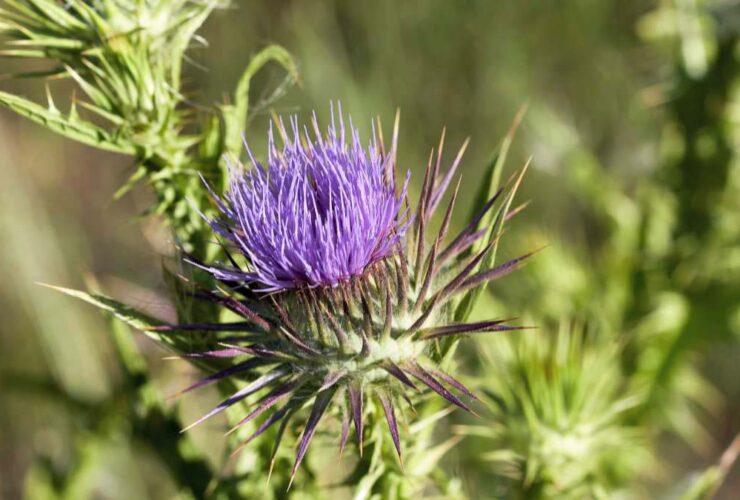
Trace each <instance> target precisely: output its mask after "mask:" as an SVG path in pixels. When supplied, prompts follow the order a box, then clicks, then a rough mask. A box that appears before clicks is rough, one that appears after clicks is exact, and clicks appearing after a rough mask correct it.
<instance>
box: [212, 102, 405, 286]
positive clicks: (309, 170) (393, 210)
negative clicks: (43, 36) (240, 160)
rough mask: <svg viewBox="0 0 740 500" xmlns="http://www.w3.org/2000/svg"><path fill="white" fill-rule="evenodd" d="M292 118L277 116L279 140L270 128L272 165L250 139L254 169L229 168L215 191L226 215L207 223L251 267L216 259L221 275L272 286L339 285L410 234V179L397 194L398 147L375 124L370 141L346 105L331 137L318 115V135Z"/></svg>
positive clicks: (270, 158)
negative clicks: (405, 208) (384, 141)
mask: <svg viewBox="0 0 740 500" xmlns="http://www.w3.org/2000/svg"><path fill="white" fill-rule="evenodd" d="M290 124H291V133H290V134H289V133H287V131H286V129H285V127H284V126H283V123H282V120H281V121H280V126H279V131H280V133H281V136H282V137H283V142H284V145H283V146H282V148H281V147H280V146H278V145H277V144H276V143H275V138H274V135H273V129H272V127H271V128H270V132H269V139H268V155H267V165H266V166H265V165H263V164H261V163H260V162H258V161H256V160H255V159H254V156H253V155H252V153H251V151H250V150H249V147H248V146H247V151H248V152H249V156H250V159H251V162H252V164H253V166H254V168H252V169H250V170H246V171H245V170H244V169H242V168H235V167H230V189H229V192H228V193H227V194H226V195H225V197H224V198H223V199H218V197H217V203H218V207H219V209H220V211H221V217H220V218H218V219H216V220H210V221H209V223H210V224H211V226H212V227H213V228H214V230H216V231H217V232H218V233H219V234H220V235H221V236H223V237H225V238H226V239H228V240H229V241H230V242H231V243H233V244H234V245H235V246H236V248H237V249H238V250H239V251H240V252H241V253H242V254H243V255H244V256H245V257H247V259H248V260H249V263H250V266H251V268H250V269H247V270H245V271H239V270H237V269H218V268H213V267H209V268H208V270H209V271H210V272H212V273H213V274H214V275H215V276H216V277H217V278H219V279H227V278H228V279H232V280H233V279H237V280H244V281H248V282H254V283H256V284H257V285H258V287H259V289H260V290H261V291H266V292H273V291H280V290H285V289H293V288H301V287H309V288H315V287H321V286H334V285H337V284H339V283H341V282H344V281H347V280H349V279H351V278H353V277H356V276H360V275H362V274H363V273H364V272H365V270H366V269H367V268H368V266H370V265H371V264H373V263H375V262H377V261H378V260H381V259H383V258H385V257H387V256H389V255H391V254H392V253H393V252H394V249H395V248H397V245H398V243H399V242H400V240H401V238H402V237H403V233H404V231H405V227H406V225H407V224H406V222H405V220H404V219H405V213H402V203H403V200H404V198H405V195H406V184H404V186H403V188H402V189H401V191H400V193H397V192H396V185H395V164H394V161H393V151H392V152H391V153H390V154H384V152H383V151H382V148H381V147H379V146H378V143H377V140H376V139H375V133H374V132H375V130H374V129H373V139H372V140H371V141H370V143H369V145H368V147H367V148H364V147H363V145H362V143H361V141H360V137H359V132H358V130H357V129H356V128H355V127H353V126H352V121H351V118H350V120H349V129H348V130H347V129H346V127H345V123H344V119H343V117H342V116H341V107H340V108H339V120H338V124H337V122H336V121H335V119H334V111H333V110H332V119H331V126H330V127H329V128H328V131H327V133H326V136H325V137H322V136H321V132H320V130H319V125H318V122H317V120H316V115H315V114H314V115H313V120H312V125H313V129H314V130H313V132H314V138H312V137H311V134H309V132H308V129H307V128H305V127H304V128H303V133H301V128H300V127H299V125H298V119H297V117H292V118H291V120H290ZM348 132H349V133H348ZM290 135H292V138H291V137H290ZM348 135H349V136H350V137H347V136H348ZM406 183H408V176H407V178H406Z"/></svg>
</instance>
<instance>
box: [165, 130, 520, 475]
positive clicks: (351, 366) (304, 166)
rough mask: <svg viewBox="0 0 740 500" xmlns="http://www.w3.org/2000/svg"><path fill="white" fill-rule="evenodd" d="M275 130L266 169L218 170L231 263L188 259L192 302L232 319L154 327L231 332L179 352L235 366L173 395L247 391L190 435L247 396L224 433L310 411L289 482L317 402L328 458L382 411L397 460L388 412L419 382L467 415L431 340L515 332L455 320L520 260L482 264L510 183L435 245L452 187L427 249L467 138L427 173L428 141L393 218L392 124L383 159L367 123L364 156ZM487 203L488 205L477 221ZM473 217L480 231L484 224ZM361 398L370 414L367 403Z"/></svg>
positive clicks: (335, 140)
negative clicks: (330, 414) (247, 405)
mask: <svg viewBox="0 0 740 500" xmlns="http://www.w3.org/2000/svg"><path fill="white" fill-rule="evenodd" d="M278 123H279V125H278V128H279V132H280V134H281V135H282V136H283V138H284V141H285V145H284V147H283V149H282V150H278V148H277V147H276V146H275V143H274V141H273V139H272V136H270V139H269V155H268V165H267V167H266V168H265V167H263V166H261V165H260V164H259V163H258V162H256V161H255V160H254V158H252V162H253V163H254V168H253V169H252V170H250V171H247V172H243V171H239V170H237V169H232V180H231V192H230V193H229V194H227V195H226V196H225V198H224V199H219V198H218V197H216V199H217V205H218V207H219V209H220V211H221V212H222V217H221V218H220V219H218V220H215V221H211V223H212V224H213V227H214V229H215V230H216V232H217V233H218V234H220V235H221V236H222V237H224V238H225V239H226V240H227V241H228V242H230V243H231V245H230V246H232V247H234V248H235V249H236V251H237V252H236V253H235V254H234V255H232V254H230V253H229V252H228V251H227V256H228V260H229V264H228V265H226V264H224V265H220V266H216V265H211V264H207V263H204V262H201V261H198V260H195V259H193V258H190V261H191V262H192V263H194V264H195V265H197V266H198V267H200V268H203V269H206V270H207V271H209V272H210V273H211V274H212V276H213V278H214V279H215V281H216V286H215V288H214V289H205V288H197V287H196V290H195V295H196V297H199V298H203V299H207V300H210V301H214V302H216V303H218V304H220V305H222V306H223V307H225V308H227V309H229V310H230V311H232V312H233V313H236V314H237V315H239V316H241V317H242V318H243V321H240V322H236V323H220V324H190V325H178V326H164V327H159V328H157V330H159V331H160V332H165V331H170V332H173V333H174V332H177V331H204V332H213V333H212V334H214V335H218V332H240V333H239V335H240V336H239V337H237V339H236V340H235V339H234V338H233V337H231V338H230V340H228V341H226V340H223V339H221V340H220V341H219V340H217V341H216V342H218V346H219V347H218V348H216V349H214V350H209V351H207V352H199V353H191V354H188V355H187V356H188V357H190V358H235V359H234V362H233V364H232V365H231V366H229V367H228V368H226V369H223V370H221V371H218V372H216V373H214V374H212V375H210V376H208V377H207V378H205V379H203V380H200V381H198V382H197V383H195V384H193V385H192V386H190V387H188V388H187V389H185V391H183V392H187V391H189V390H192V389H195V388H197V387H202V386H204V385H206V384H209V383H213V382H216V381H218V380H221V379H224V378H226V377H240V376H241V377H243V378H245V379H248V380H249V382H248V383H247V385H245V386H244V387H242V388H241V389H239V390H238V391H237V392H235V393H234V394H232V395H231V396H230V397H229V398H227V399H226V400H225V401H223V402H222V403H221V404H220V405H218V406H217V407H216V408H214V409H213V410H211V411H210V412H209V413H208V414H206V415H204V416H203V417H202V418H200V419H199V420H198V421H197V422H195V423H193V424H192V425H196V424H198V423H200V422H202V421H204V420H205V419H207V418H209V417H212V416H214V415H216V414H218V413H220V412H222V411H224V410H225V409H227V408H229V407H230V406H232V405H234V404H236V403H238V402H240V401H242V400H244V399H245V398H247V397H249V396H250V395H254V394H256V393H260V394H261V397H260V398H259V399H258V400H257V401H256V402H255V403H254V404H253V405H252V410H251V412H249V413H248V414H247V415H246V416H244V418H243V419H242V420H241V421H240V422H239V423H238V424H237V425H236V427H235V429H236V428H239V427H241V426H243V425H244V424H246V423H248V422H250V421H252V420H253V419H255V418H257V417H259V416H260V415H262V414H265V413H266V412H270V411H272V413H270V414H269V416H268V417H266V419H264V420H262V421H261V423H260V425H259V426H258V427H257V428H256V430H255V431H254V433H253V434H252V435H251V436H250V437H249V438H248V439H247V440H246V442H245V443H244V444H247V443H248V442H250V441H251V440H253V439H254V438H255V437H257V436H259V435H260V434H262V433H263V432H265V430H267V429H268V428H269V427H270V426H272V425H274V424H276V423H280V425H281V426H282V429H284V427H285V426H286V425H287V422H288V421H289V419H291V418H292V417H293V416H294V415H295V414H296V413H297V412H299V410H301V409H302V408H303V407H305V406H308V405H312V406H311V410H310V414H309V416H308V420H307V422H306V424H305V426H304V429H303V433H302V436H301V438H300V441H299V444H298V450H297V455H296V458H295V463H294V466H293V470H292V474H293V475H295V472H296V470H297V469H298V467H299V465H300V463H301V461H302V460H303V458H304V455H305V453H306V451H307V449H308V445H309V443H310V441H311V439H312V437H313V435H314V433H315V431H316V428H317V425H318V423H319V421H320V420H321V418H322V416H323V415H324V414H325V413H326V411H327V408H330V407H331V403H332V402H335V403H336V405H337V407H338V408H339V409H341V411H339V412H338V413H339V414H341V415H342V418H343V425H342V430H341V441H340V442H341V444H340V447H341V448H343V447H344V446H345V444H346V442H347V437H348V434H349V429H350V426H351V422H353V423H354V429H355V433H356V435H357V439H358V442H359V446H360V449H362V443H363V426H364V422H365V420H366V419H367V418H369V417H373V418H374V416H375V415H374V412H371V411H370V407H373V408H382V413H383V415H384V418H385V420H386V421H387V425H388V428H389V430H390V434H391V437H392V440H393V443H394V446H395V449H396V451H397V452H398V454H399V456H400V454H401V449H400V448H401V446H400V437H399V428H398V424H397V416H396V408H397V406H398V402H399V401H400V400H406V401H409V392H415V391H418V390H420V389H421V387H422V386H426V387H427V388H429V389H431V390H432V391H434V392H436V393H437V394H439V395H440V396H441V397H443V398H444V399H446V400H447V401H449V402H450V403H452V404H453V405H456V406H457V407H460V408H462V409H463V410H466V411H470V407H469V406H468V404H467V403H466V402H464V401H463V399H461V398H462V397H463V396H464V397H468V398H473V399H477V398H476V397H475V395H474V394H473V393H472V392H471V391H470V390H468V389H467V388H466V387H465V386H464V385H463V384H462V383H460V382H459V381H458V380H457V379H456V378H453V377H452V376H450V375H449V374H447V373H444V372H443V371H441V370H440V369H439V367H438V365H439V362H440V360H441V359H442V357H443V356H444V354H445V353H446V352H447V349H449V346H450V345H451V342H449V341H445V340H446V339H447V338H449V339H454V338H457V337H458V336H460V335H464V334H470V333H477V332H497V331H507V330H514V329H518V328H519V327H517V326H512V325H508V324H505V323H506V320H501V319H494V320H490V321H482V322H476V323H465V322H455V319H454V318H455V310H456V309H458V308H459V305H460V304H461V302H464V301H465V299H466V298H469V296H470V295H471V294H472V292H474V291H476V289H478V290H479V289H480V287H481V286H483V285H485V284H486V283H487V282H489V281H491V280H493V279H496V278H499V277H501V276H503V275H505V274H508V273H509V272H511V271H513V270H514V269H516V268H517V267H519V266H520V265H521V263H522V262H523V261H524V260H525V259H526V258H527V257H528V255H525V256H522V257H519V258H517V259H514V260H512V261H509V262H506V263H504V264H501V265H499V266H497V267H492V260H493V259H492V258H491V252H492V249H493V248H494V247H495V243H496V240H497V238H498V236H499V235H500V233H501V228H502V225H503V222H504V221H505V220H506V219H508V218H509V217H510V216H511V215H513V214H514V213H515V212H516V210H512V211H509V207H510V204H511V199H512V197H513V194H514V191H515V188H516V186H517V185H518V183H519V181H520V180H521V175H519V176H518V177H517V178H516V179H515V180H514V181H512V182H511V183H510V185H511V186H512V189H499V190H498V191H497V192H496V193H495V194H494V195H493V196H492V198H491V199H489V200H488V201H487V202H486V203H485V205H484V206H483V207H482V209H481V210H480V211H479V212H478V213H477V214H476V215H475V216H474V217H473V220H471V221H470V223H469V224H468V225H467V226H466V227H465V228H464V229H462V231H460V233H459V234H457V235H456V236H455V237H454V238H451V239H450V241H449V242H447V240H448V238H447V234H448V230H449V228H450V221H451V215H452V211H453V207H454V205H455V200H456V199H457V195H458V190H459V181H458V183H457V186H456V187H455V189H454V190H453V192H452V195H451V197H450V201H449V202H448V204H447V207H446V209H445V211H444V215H443V217H442V220H441V222H440V226H439V231H438V232H437V233H436V235H433V237H432V238H430V240H429V241H427V232H428V228H429V226H430V223H431V219H432V216H433V214H434V213H435V211H436V210H437V208H438V207H439V206H440V204H441V203H442V200H443V197H444V195H445V193H446V191H447V190H448V187H449V186H450V184H451V183H452V180H453V177H454V176H455V172H456V170H457V168H458V165H459V164H460V160H461V158H462V155H463V153H464V150H465V147H466V144H467V143H466V144H465V145H463V147H462V148H461V149H460V151H459V153H458V154H457V156H456V158H455V160H454V162H453V163H452V165H451V166H450V167H449V169H447V171H446V172H445V173H444V174H443V175H442V174H441V173H440V170H441V158H442V146H443V143H444V134H443V136H442V140H441V141H440V145H439V148H438V151H437V155H436V158H435V157H434V154H433V153H432V156H430V160H429V164H428V166H427V169H426V174H425V176H424V181H423V184H422V189H421V194H420V198H419V201H418V205H417V208H416V210H415V212H414V213H413V214H410V213H408V208H404V209H402V207H403V206H404V205H406V207H408V197H407V196H406V189H405V185H404V187H403V188H402V189H401V190H400V192H399V191H397V189H396V184H395V170H396V159H395V156H396V143H397V137H398V119H396V124H395V127H394V132H393V141H392V144H391V148H390V151H388V152H386V150H385V147H384V145H383V141H382V134H380V133H379V130H378V131H377V132H378V134H377V135H376V134H375V132H376V129H375V127H374V128H373V132H374V138H373V141H372V142H371V144H370V147H369V148H368V150H367V152H365V151H363V150H362V149H361V146H360V142H359V139H358V132H357V131H356V130H355V129H354V128H352V129H351V137H352V139H351V146H348V145H347V144H346V142H345V141H346V134H345V130H344V121H343V120H340V122H339V123H340V125H339V130H337V129H336V128H335V126H334V125H332V127H331V128H330V129H329V133H328V134H327V136H326V137H325V138H322V137H321V136H320V135H319V132H318V126H317V125H316V121H315V118H314V122H313V128H314V130H315V133H316V137H315V138H314V139H312V138H310V137H309V134H308V131H305V137H301V136H300V135H299V132H298V130H299V127H298V123H297V121H296V120H293V121H292V128H293V139H292V140H290V139H287V136H288V134H287V133H286V131H285V128H284V127H283V126H282V122H278ZM350 123H351V122H350ZM378 129H379V127H378ZM250 157H251V154H250ZM522 174H523V171H522ZM494 206H499V208H498V209H497V211H496V212H495V217H491V216H490V213H491V212H492V211H493V210H492V209H493V207H494ZM487 220H491V221H492V223H490V224H484V222H485V221H487ZM486 225H488V226H490V227H485V226H486ZM481 226H483V227H481ZM265 290H270V291H271V293H266V292H265ZM239 358H243V359H239ZM370 398H372V399H374V400H375V401H377V402H379V403H380V405H379V406H375V405H370V404H368V402H369V400H370ZM377 411H380V410H377ZM192 425H191V426H190V427H192ZM282 429H281V431H280V432H278V436H282V434H283V433H282ZM278 439H280V438H278ZM278 444H279V441H278V443H276V446H275V450H277V445H278ZM273 461H274V455H273ZM273 463H274V462H273Z"/></svg>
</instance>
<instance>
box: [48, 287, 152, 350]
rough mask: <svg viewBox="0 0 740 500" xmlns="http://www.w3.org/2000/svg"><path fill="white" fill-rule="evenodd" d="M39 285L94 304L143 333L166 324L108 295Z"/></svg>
mask: <svg viewBox="0 0 740 500" xmlns="http://www.w3.org/2000/svg"><path fill="white" fill-rule="evenodd" d="M39 284H40V285H41V286H45V287H47V288H51V289H52V290H56V291H58V292H62V293H64V294H67V295H69V296H71V297H75V298H77V299H80V300H82V301H85V302H87V303H88V304H92V305H94V306H96V307H97V308H98V309H102V310H103V311H107V312H109V313H112V314H113V316H115V317H116V318H118V319H119V320H121V321H123V322H124V323H126V324H128V325H130V326H133V327H134V328H136V329H137V330H141V331H143V332H148V331H149V330H151V329H152V328H153V327H157V326H160V325H164V324H165V323H164V322H163V321H160V320H158V319H155V318H152V317H151V316H148V315H146V314H144V313H142V312H139V311H137V310H136V309H134V308H132V307H130V306H127V305H125V304H123V303H121V302H118V301H117V300H115V299H112V298H110V297H108V296H106V295H102V294H98V293H88V292H83V291H82V290H74V289H72V288H64V287H61V286H54V285H48V284H46V283H39ZM157 338H158V337H157Z"/></svg>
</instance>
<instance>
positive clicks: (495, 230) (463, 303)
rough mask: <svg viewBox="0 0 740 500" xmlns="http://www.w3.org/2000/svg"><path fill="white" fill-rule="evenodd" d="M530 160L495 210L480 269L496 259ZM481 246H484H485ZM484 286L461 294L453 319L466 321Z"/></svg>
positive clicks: (491, 263)
mask: <svg viewBox="0 0 740 500" xmlns="http://www.w3.org/2000/svg"><path fill="white" fill-rule="evenodd" d="M530 161H531V159H530V160H528V161H527V163H526V164H525V165H524V167H523V168H522V170H521V172H520V173H519V175H518V176H517V177H516V180H515V181H514V184H513V186H512V188H511V189H510V190H509V192H508V193H507V194H506V198H505V199H504V201H503V203H502V204H501V207H500V208H499V209H498V211H497V212H496V215H495V218H494V221H493V225H491V230H490V231H489V233H488V238H486V239H485V245H489V244H491V242H493V246H492V247H491V249H490V250H489V251H488V253H487V254H486V256H485V257H483V260H481V262H480V264H479V269H481V270H487V269H491V268H492V267H493V264H494V262H495V261H496V251H497V250H498V242H499V240H500V238H499V237H500V236H501V232H502V231H503V229H504V223H505V222H506V216H507V215H508V213H509V210H510V209H511V203H512V202H513V201H514V196H515V195H516V192H517V190H518V189H519V186H520V185H521V182H522V179H523V178H524V174H525V173H526V172H527V168H528V167H529V163H530ZM483 248H485V246H484V247H483ZM486 286H488V283H485V282H484V283H481V284H480V285H478V286H477V287H475V288H471V289H470V290H469V291H468V292H467V293H466V294H465V295H463V297H462V299H461V300H460V305H459V306H458V307H457V309H456V310H455V321H457V322H464V321H467V319H468V317H469V316H470V313H471V312H472V311H473V308H474V307H475V304H476V303H477V302H478V299H479V298H480V296H481V294H482V293H483V290H485V288H486Z"/></svg>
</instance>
